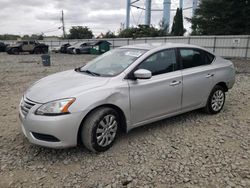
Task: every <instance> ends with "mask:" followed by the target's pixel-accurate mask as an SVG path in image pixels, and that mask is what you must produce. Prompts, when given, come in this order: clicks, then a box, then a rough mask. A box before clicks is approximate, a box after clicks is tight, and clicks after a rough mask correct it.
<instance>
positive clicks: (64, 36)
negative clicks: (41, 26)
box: [61, 10, 66, 39]
mask: <svg viewBox="0 0 250 188" xmlns="http://www.w3.org/2000/svg"><path fill="white" fill-rule="evenodd" d="M61 20H62V30H63V38H64V39H65V38H66V33H65V24H64V14H63V10H62V19H61Z"/></svg>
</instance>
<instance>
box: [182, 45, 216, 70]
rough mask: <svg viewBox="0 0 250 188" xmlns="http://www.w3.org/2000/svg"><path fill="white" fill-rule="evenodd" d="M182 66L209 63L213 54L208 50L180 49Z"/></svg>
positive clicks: (212, 58)
mask: <svg viewBox="0 0 250 188" xmlns="http://www.w3.org/2000/svg"><path fill="white" fill-rule="evenodd" d="M180 56H181V62H182V68H183V69H187V68H192V67H198V66H201V65H208V64H211V63H212V61H213V60H214V56H213V55H212V54H210V53H208V52H205V51H203V50H198V49H180Z"/></svg>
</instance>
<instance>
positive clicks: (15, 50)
mask: <svg viewBox="0 0 250 188" xmlns="http://www.w3.org/2000/svg"><path fill="white" fill-rule="evenodd" d="M11 53H12V54H15V55H18V54H19V49H18V48H13V49H12V50H11Z"/></svg>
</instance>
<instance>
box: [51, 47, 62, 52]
mask: <svg viewBox="0 0 250 188" xmlns="http://www.w3.org/2000/svg"><path fill="white" fill-rule="evenodd" d="M60 49H61V47H58V46H57V47H53V48H52V49H51V52H54V53H59V52H60Z"/></svg>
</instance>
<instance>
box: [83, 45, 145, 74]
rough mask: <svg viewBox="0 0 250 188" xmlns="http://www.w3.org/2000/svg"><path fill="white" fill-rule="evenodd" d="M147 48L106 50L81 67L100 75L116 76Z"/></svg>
mask: <svg viewBox="0 0 250 188" xmlns="http://www.w3.org/2000/svg"><path fill="white" fill-rule="evenodd" d="M146 51H147V50H143V49H127V48H119V49H115V50H111V51H109V52H106V53H105V54H103V55H101V56H99V57H98V58H96V59H94V60H92V61H91V62H89V63H88V64H87V65H85V66H84V67H82V68H81V69H80V71H81V72H91V73H93V74H95V75H99V76H115V75H118V74H120V73H121V72H123V71H124V70H125V69H126V68H127V67H128V66H129V65H131V64H132V63H133V62H134V61H135V60H137V59H138V58H139V57H140V56H142V55H143V54H144V53H145V52H146Z"/></svg>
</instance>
